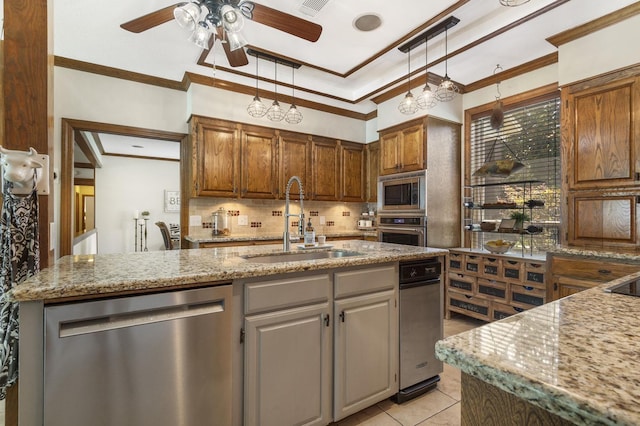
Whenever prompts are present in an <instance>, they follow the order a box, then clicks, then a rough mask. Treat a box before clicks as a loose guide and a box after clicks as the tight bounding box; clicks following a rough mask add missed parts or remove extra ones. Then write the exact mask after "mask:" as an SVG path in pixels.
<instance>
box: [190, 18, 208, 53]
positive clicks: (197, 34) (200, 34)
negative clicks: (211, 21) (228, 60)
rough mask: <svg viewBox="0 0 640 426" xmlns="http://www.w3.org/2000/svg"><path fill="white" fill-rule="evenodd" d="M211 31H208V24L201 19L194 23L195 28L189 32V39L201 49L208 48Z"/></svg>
mask: <svg viewBox="0 0 640 426" xmlns="http://www.w3.org/2000/svg"><path fill="white" fill-rule="evenodd" d="M210 38H211V33H210V32H209V25H207V23H206V22H204V21H201V22H198V24H197V25H196V28H195V30H194V31H193V33H191V36H190V37H189V41H190V42H192V43H194V44H195V45H196V46H198V47H200V48H202V49H209V39H210Z"/></svg>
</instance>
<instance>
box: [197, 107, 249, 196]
mask: <svg viewBox="0 0 640 426" xmlns="http://www.w3.org/2000/svg"><path fill="white" fill-rule="evenodd" d="M190 126H191V138H192V139H191V153H192V155H191V159H192V165H191V170H192V176H191V181H192V183H193V185H192V186H191V188H192V191H193V193H192V195H193V196H216V197H237V196H238V194H239V188H240V137H239V130H238V127H237V126H236V125H234V124H233V123H229V122H226V121H222V120H215V119H211V118H206V117H197V116H195V117H192V119H191V122H190ZM194 135H195V137H194Z"/></svg>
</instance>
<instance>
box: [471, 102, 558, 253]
mask: <svg viewBox="0 0 640 426" xmlns="http://www.w3.org/2000/svg"><path fill="white" fill-rule="evenodd" d="M492 109H493V105H491V106H490V107H489V108H485V109H484V110H483V111H478V112H475V113H474V114H471V115H470V122H469V125H468V132H469V133H468V136H469V137H468V139H467V140H468V144H469V145H468V148H469V149H468V152H469V158H468V159H467V162H468V165H467V169H466V170H467V176H466V179H465V182H466V185H467V186H466V187H465V194H464V195H465V200H467V199H469V198H471V199H473V202H474V205H475V208H473V209H467V210H470V212H468V213H467V214H466V216H465V218H466V219H465V221H466V222H467V223H465V225H466V226H468V227H471V229H474V230H477V229H478V225H480V224H479V223H477V222H488V223H485V226H484V227H483V228H485V229H487V228H491V227H492V225H491V223H494V224H495V227H496V230H497V229H498V227H499V224H500V223H501V222H502V219H510V218H512V216H513V213H514V212H519V213H524V214H525V223H524V226H523V227H522V228H523V230H522V231H518V230H516V231H514V232H513V233H504V234H501V235H500V236H497V235H494V234H487V233H483V232H467V233H466V234H467V238H466V243H467V245H468V246H469V247H472V248H482V246H483V244H484V242H486V241H488V240H491V239H506V240H510V241H512V242H514V243H515V244H516V246H515V249H513V250H512V251H517V249H522V250H523V251H526V252H527V253H529V252H531V253H538V252H544V251H546V250H547V249H548V248H549V247H552V246H554V245H555V244H557V242H558V232H559V223H560V186H561V181H560V96H559V93H558V92H557V91H556V90H554V91H552V92H551V93H549V94H547V95H545V96H544V97H542V98H541V97H537V98H535V99H533V100H528V101H520V102H519V103H518V104H511V105H509V104H508V103H506V102H505V106H504V107H503V111H504V124H503V126H502V127H500V128H499V129H494V128H493V127H492V126H491V113H492ZM468 117H469V115H468ZM496 160H507V161H506V162H502V161H500V162H498V164H499V166H501V167H504V166H505V164H506V166H510V165H511V164H512V163H509V161H513V162H514V163H518V162H519V163H522V165H523V166H522V167H521V168H520V169H519V170H515V169H514V172H513V173H511V174H506V171H505V170H503V169H498V170H497V171H496V168H495V165H496V163H491V164H492V165H493V166H494V167H493V168H492V169H491V170H492V171H493V172H494V173H493V174H489V175H487V174H486V173H485V174H482V173H478V172H480V170H479V169H481V167H482V166H485V169H486V165H487V163H490V162H492V161H496ZM508 168H509V167H506V169H507V170H508ZM497 173H505V174H503V175H501V176H500V177H496V176H495V175H496V174H497ZM531 200H534V202H533V203H532V202H531ZM541 203H544V205H543V206H540V204H541ZM531 205H535V207H533V208H529V206H531ZM480 206H482V207H484V208H481V209H479V208H478V207H480ZM514 206H515V207H514ZM474 224H475V227H474ZM527 228H528V230H527ZM518 233H520V235H518Z"/></svg>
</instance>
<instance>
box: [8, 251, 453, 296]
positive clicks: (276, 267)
mask: <svg viewBox="0 0 640 426" xmlns="http://www.w3.org/2000/svg"><path fill="white" fill-rule="evenodd" d="M332 245H333V249H344V250H350V251H355V252H358V253H359V254H358V255H356V256H350V257H341V258H329V259H318V260H313V261H296V262H280V263H270V264H264V263H256V262H251V261H250V260H247V259H245V258H243V257H242V256H252V255H260V254H268V253H278V252H280V253H281V252H282V246H281V245H273V244H272V245H264V246H251V247H249V246H241V247H225V248H209V249H193V250H171V251H158V252H142V253H141V252H137V253H125V254H106V255H85V256H65V257H63V258H61V259H59V260H58V261H57V262H56V264H55V265H53V266H52V267H50V268H46V269H43V270H42V271H40V272H39V273H38V274H37V275H35V276H33V277H31V278H29V279H28V280H26V281H24V282H23V283H21V284H20V285H19V286H17V287H16V288H15V289H13V290H12V291H11V292H9V293H7V296H8V297H9V298H11V299H13V300H17V301H29V300H47V299H61V298H68V297H77V296H91V295H100V294H106V293H117V292H124V291H126V292H131V291H135V290H148V289H156V288H157V289H162V288H164V287H175V286H180V285H186V284H194V283H195V284H198V283H209V282H216V281H231V280H234V279H238V278H246V277H257V276H267V275H274V274H281V273H287V272H296V271H302V270H315V269H326V268H339V267H346V266H357V265H370V264H376V263H384V262H394V261H400V260H411V259H419V258H424V257H432V256H439V255H444V254H446V253H447V250H443V249H432V248H424V247H413V246H403V245H397V244H386V243H378V242H368V241H361V240H353V241H336V242H334V243H332ZM320 250H321V249H320Z"/></svg>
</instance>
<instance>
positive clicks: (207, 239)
mask: <svg viewBox="0 0 640 426" xmlns="http://www.w3.org/2000/svg"><path fill="white" fill-rule="evenodd" d="M325 235H326V236H327V238H343V237H346V238H348V237H353V238H354V239H357V238H362V237H363V236H377V231H375V230H372V231H369V230H366V231H365V230H353V231H341V232H333V233H327V234H325ZM184 238H185V240H187V241H189V242H191V243H197V244H200V243H227V242H237V241H271V240H281V239H282V233H279V234H277V233H276V234H261V235H254V234H232V235H227V236H213V235H211V229H202V230H198V231H193V232H192V233H191V234H189V235H187V236H185V237H184Z"/></svg>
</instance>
